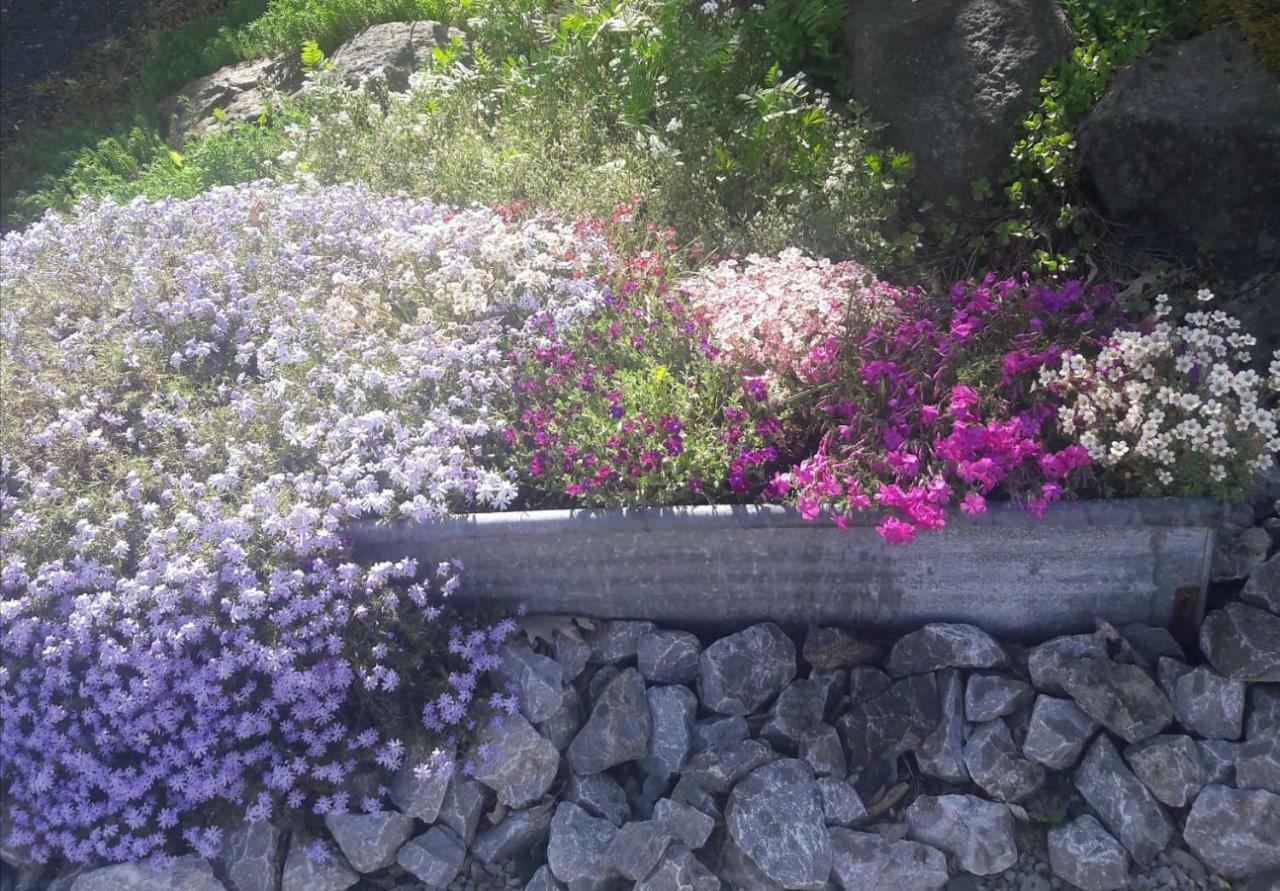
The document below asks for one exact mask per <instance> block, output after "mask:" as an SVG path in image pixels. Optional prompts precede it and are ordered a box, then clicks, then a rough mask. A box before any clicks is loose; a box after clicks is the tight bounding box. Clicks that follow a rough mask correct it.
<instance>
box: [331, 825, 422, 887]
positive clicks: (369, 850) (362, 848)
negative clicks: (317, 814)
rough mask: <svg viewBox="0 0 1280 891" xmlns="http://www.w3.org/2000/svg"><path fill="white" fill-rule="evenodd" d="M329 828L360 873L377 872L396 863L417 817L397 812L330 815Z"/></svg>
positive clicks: (334, 838)
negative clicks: (397, 855) (398, 852)
mask: <svg viewBox="0 0 1280 891" xmlns="http://www.w3.org/2000/svg"><path fill="white" fill-rule="evenodd" d="M324 825H325V828H327V829H328V830H329V834H330V835H332V836H333V840H334V841H336V842H337V843H338V847H339V848H341V849H342V853H343V854H344V855H346V858H347V861H348V862H349V863H350V864H351V866H352V867H353V868H354V869H355V870H356V871H357V872H377V871H378V870H380V869H386V868H387V867H388V866H390V865H391V864H392V863H395V862H396V851H398V850H400V846H401V845H403V844H404V843H405V842H406V841H408V840H409V837H410V836H411V835H413V818H412V817H407V816H405V815H404V814H399V813H396V812H395V811H384V812H383V813H380V814H329V815H328V816H326V817H325V818H324Z"/></svg>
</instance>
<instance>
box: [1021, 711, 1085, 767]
mask: <svg viewBox="0 0 1280 891" xmlns="http://www.w3.org/2000/svg"><path fill="white" fill-rule="evenodd" d="M1097 729H1098V724H1097V722H1096V721H1094V720H1093V718H1090V717H1089V716H1088V715H1086V714H1085V713H1084V712H1082V711H1081V710H1080V706H1078V705H1076V704H1075V703H1074V702H1072V701H1071V700H1069V699H1058V698H1057V697H1055V696H1039V697H1037V698H1036V704H1035V705H1034V706H1033V707H1032V709H1031V720H1030V723H1028V725H1027V735H1026V737H1025V738H1024V739H1023V741H1022V753H1023V754H1024V755H1026V756H1027V757H1028V758H1030V759H1031V760H1033V761H1038V762H1040V763H1041V764H1043V765H1044V766H1045V767H1048V768H1051V769H1053V770H1066V769H1067V768H1068V767H1070V766H1071V765H1073V764H1075V763H1076V761H1077V760H1078V759H1079V758H1080V753H1081V752H1083V751H1084V747H1085V746H1087V745H1088V744H1089V739H1090V738H1091V737H1092V736H1093V733H1094V731H1095V730H1097Z"/></svg>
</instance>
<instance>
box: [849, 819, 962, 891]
mask: <svg viewBox="0 0 1280 891" xmlns="http://www.w3.org/2000/svg"><path fill="white" fill-rule="evenodd" d="M829 832H830V835H831V850H832V858H831V864H832V868H831V873H832V877H833V878H834V879H835V881H836V884H837V885H839V887H841V888H843V889H844V891H864V889H870V888H882V889H885V891H888V889H890V888H893V889H895V891H899V889H900V891H938V889H940V888H942V886H943V885H945V884H947V858H946V855H944V854H943V853H942V852H941V851H939V850H938V849H937V848H932V847H929V846H928V845H922V844H920V843H919V842H911V841H888V840H886V839H884V838H882V837H881V836H879V835H877V834H876V833H874V832H854V831H853V830H851V829H841V828H839V827H832V828H831V829H830V830H829Z"/></svg>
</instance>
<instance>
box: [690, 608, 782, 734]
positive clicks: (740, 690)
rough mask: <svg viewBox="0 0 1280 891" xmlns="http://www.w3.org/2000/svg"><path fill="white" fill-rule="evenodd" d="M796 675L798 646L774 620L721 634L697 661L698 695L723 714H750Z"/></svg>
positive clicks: (706, 705) (707, 705) (703, 701)
mask: <svg viewBox="0 0 1280 891" xmlns="http://www.w3.org/2000/svg"><path fill="white" fill-rule="evenodd" d="M795 676H796V647H795V644H793V643H792V642H791V638H789V637H787V635H786V634H784V633H783V631H782V629H781V628H779V627H778V626H777V625H774V624H773V623H772V622H764V623H761V624H759V625H752V626H751V627H750V628H745V629H743V630H742V631H739V632H738V633H736V634H731V635H729V636H728V637H722V638H720V639H719V640H717V641H716V642H715V643H713V644H712V645H711V646H709V647H707V648H706V649H705V650H703V651H702V655H701V656H700V657H699V660H698V695H699V697H700V698H701V700H702V704H703V706H705V707H706V708H708V709H710V710H711V711H713V712H719V713H720V714H722V715H749V714H751V713H752V712H754V711H756V710H757V709H759V708H760V707H761V706H763V705H765V704H766V703H767V702H768V701H769V700H771V699H773V697H775V696H777V695H778V694H779V693H780V692H782V688H783V687H785V686H786V685H787V684H788V683H790V682H791V679H792V678H794V677H795Z"/></svg>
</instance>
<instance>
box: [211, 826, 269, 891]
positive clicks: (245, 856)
mask: <svg viewBox="0 0 1280 891" xmlns="http://www.w3.org/2000/svg"><path fill="white" fill-rule="evenodd" d="M283 841H284V833H283V832H281V831H280V829H279V827H277V826H275V825H273V824H272V823H270V822H268V821H266V820H254V821H252V822H248V821H246V822H244V823H241V824H240V825H239V826H237V827H236V828H235V829H232V830H231V831H230V832H227V833H226V834H225V835H223V837H222V843H221V845H220V846H219V849H218V856H217V857H216V858H215V861H216V863H217V865H218V867H219V869H220V870H221V871H222V874H224V875H226V877H227V885H228V887H229V888H230V891H263V889H270V888H274V887H275V884H276V876H277V875H278V874H279V872H280V867H281V861H282V860H283V858H284V844H283Z"/></svg>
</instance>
